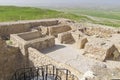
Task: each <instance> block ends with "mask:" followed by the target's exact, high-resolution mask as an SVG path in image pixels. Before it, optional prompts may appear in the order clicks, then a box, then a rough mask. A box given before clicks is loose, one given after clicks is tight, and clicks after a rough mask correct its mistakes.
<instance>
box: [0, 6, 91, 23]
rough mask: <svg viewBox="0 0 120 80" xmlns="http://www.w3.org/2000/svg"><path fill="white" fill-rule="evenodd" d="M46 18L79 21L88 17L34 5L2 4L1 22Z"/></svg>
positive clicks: (0, 10) (0, 8)
mask: <svg viewBox="0 0 120 80" xmlns="http://www.w3.org/2000/svg"><path fill="white" fill-rule="evenodd" d="M46 18H68V19H73V20H77V21H79V20H84V19H86V18H87V17H86V16H78V15H75V14H71V13H64V12H60V11H56V10H49V9H40V8H33V7H15V6H0V22H4V21H17V20H32V19H46ZM88 20H89V19H88Z"/></svg>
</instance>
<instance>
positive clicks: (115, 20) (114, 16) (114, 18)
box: [59, 8, 120, 27]
mask: <svg viewBox="0 0 120 80" xmlns="http://www.w3.org/2000/svg"><path fill="white" fill-rule="evenodd" d="M59 11H64V12H67V13H72V14H76V15H78V16H83V15H84V16H86V17H88V18H90V19H91V20H92V22H93V23H97V24H102V25H108V26H113V27H120V10H97V9H80V8H79V9H77V8H75V9H60V10H59Z"/></svg>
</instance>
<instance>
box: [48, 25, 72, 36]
mask: <svg viewBox="0 0 120 80" xmlns="http://www.w3.org/2000/svg"><path fill="white" fill-rule="evenodd" d="M48 30H49V34H50V35H54V36H56V35H58V34H59V33H62V32H66V31H70V30H71V27H70V26H69V25H64V24H60V25H56V26H50V27H49V28H48Z"/></svg>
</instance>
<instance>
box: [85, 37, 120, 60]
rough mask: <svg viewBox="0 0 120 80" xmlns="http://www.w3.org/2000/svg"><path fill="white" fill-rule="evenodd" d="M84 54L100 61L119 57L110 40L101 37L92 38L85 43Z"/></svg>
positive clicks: (119, 54)
mask: <svg viewBox="0 0 120 80" xmlns="http://www.w3.org/2000/svg"><path fill="white" fill-rule="evenodd" d="M84 55H85V56H88V57H92V58H94V59H97V60H100V61H105V60H119V59H120V53H119V51H118V49H117V48H116V46H115V45H114V44H113V43H112V42H111V41H108V40H105V39H102V38H96V39H95V38H94V39H92V40H90V41H89V42H88V43H86V45H85V53H84Z"/></svg>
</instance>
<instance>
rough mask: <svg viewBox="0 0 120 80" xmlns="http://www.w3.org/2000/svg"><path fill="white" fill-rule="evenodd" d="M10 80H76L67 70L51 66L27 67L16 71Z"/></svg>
mask: <svg viewBox="0 0 120 80" xmlns="http://www.w3.org/2000/svg"><path fill="white" fill-rule="evenodd" d="M10 80H78V79H77V77H76V76H74V75H72V74H71V72H70V71H69V70H67V69H59V68H56V67H55V66H53V65H51V64H50V65H44V66H40V67H37V68H36V67H29V68H22V69H18V70H16V72H15V73H14V74H13V76H12V78H11V79H10Z"/></svg>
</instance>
